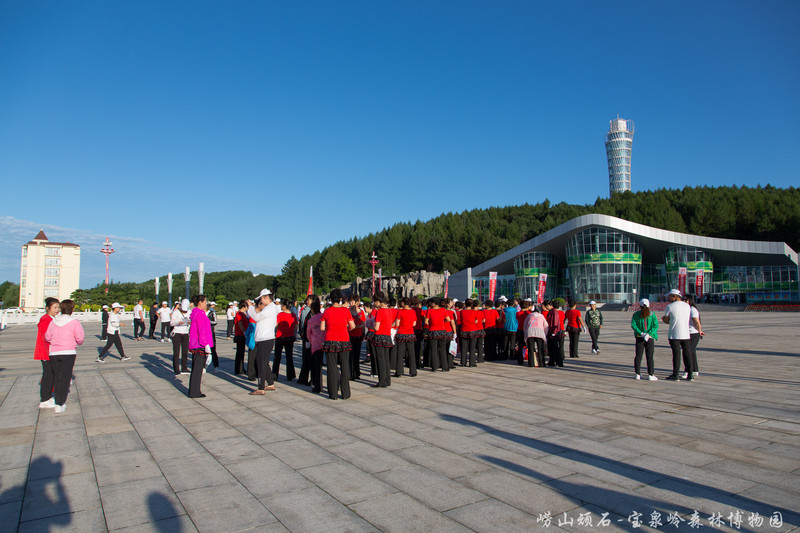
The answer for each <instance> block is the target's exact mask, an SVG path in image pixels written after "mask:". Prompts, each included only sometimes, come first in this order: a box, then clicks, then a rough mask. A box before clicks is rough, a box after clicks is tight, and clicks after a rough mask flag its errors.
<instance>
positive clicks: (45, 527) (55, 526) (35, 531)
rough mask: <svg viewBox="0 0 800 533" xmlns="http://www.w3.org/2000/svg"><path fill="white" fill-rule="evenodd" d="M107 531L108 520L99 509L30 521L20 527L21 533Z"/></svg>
mask: <svg viewBox="0 0 800 533" xmlns="http://www.w3.org/2000/svg"><path fill="white" fill-rule="evenodd" d="M105 530H106V519H105V516H104V515H103V510H102V509H99V508H98V509H89V510H86V511H78V512H73V513H69V514H63V515H59V516H50V517H47V518H40V519H38V520H30V521H28V522H22V523H20V525H19V533H39V532H41V533H50V532H54V531H105Z"/></svg>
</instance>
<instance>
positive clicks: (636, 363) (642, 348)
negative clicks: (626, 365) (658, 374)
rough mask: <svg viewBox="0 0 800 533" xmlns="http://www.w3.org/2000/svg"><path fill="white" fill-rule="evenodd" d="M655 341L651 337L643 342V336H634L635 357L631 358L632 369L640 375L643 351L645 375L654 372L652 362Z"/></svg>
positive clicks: (650, 374)
mask: <svg viewBox="0 0 800 533" xmlns="http://www.w3.org/2000/svg"><path fill="white" fill-rule="evenodd" d="M655 344H656V341H654V340H653V338H652V337H651V338H650V340H648V341H647V342H645V340H644V338H642V337H636V347H635V348H636V357H635V358H634V359H633V370H634V371H635V372H636V374H638V375H640V376H641V375H642V354H643V353H644V356H645V358H646V359H647V375H648V376H652V375H653V372H655V365H654V363H653V348H654V347H655Z"/></svg>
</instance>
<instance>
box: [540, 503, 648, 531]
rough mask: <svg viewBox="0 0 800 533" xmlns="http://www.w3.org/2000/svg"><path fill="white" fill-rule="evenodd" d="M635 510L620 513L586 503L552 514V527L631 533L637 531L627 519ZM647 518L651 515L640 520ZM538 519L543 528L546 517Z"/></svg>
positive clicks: (567, 529)
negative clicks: (623, 513)
mask: <svg viewBox="0 0 800 533" xmlns="http://www.w3.org/2000/svg"><path fill="white" fill-rule="evenodd" d="M634 510H635V509H631V511H630V512H629V513H627V514H625V515H620V514H617V513H613V512H611V511H609V510H608V509H604V508H603V507H598V506H597V505H592V504H585V505H582V506H580V507H576V508H575V509H570V510H569V511H565V512H562V513H560V514H558V515H555V516H552V524H553V525H552V526H550V528H556V529H557V530H559V531H570V532H572V533H586V532H587V531H590V530H592V529H595V528H597V529H599V530H602V531H603V532H605V533H611V532H612V531H613V532H622V531H625V532H628V533H629V532H630V531H632V530H634V531H635V529H634V528H633V525H632V524H631V523H630V522H628V520H627V517H628V516H630V515H631V514H632V512H633V511H634ZM637 512H639V511H637ZM646 518H649V515H644V516H643V517H641V518H640V519H639V522H640V523H641V522H645V523H646V522H647V520H645V519H646ZM536 520H537V526H538V527H540V528H543V527H544V517H543V516H539V515H537V516H536ZM601 524H602V525H601ZM550 528H548V529H550ZM636 529H644V526H640V527H639V528H636Z"/></svg>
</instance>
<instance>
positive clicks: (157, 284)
mask: <svg viewBox="0 0 800 533" xmlns="http://www.w3.org/2000/svg"><path fill="white" fill-rule="evenodd" d="M159 282H160V280H159V278H158V276H156V303H157V304H158V288H159V287H158V286H159V285H161V283H159ZM158 305H159V307H161V304H158Z"/></svg>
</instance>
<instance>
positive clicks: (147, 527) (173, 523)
mask: <svg viewBox="0 0 800 533" xmlns="http://www.w3.org/2000/svg"><path fill="white" fill-rule="evenodd" d="M196 531H197V528H196V527H194V523H192V519H191V518H189V516H188V515H181V516H173V517H172V518H164V519H162V520H156V521H155V522H146V523H144V524H137V525H135V526H130V527H123V528H122V529H115V530H114V533H165V532H171V533H195V532H196Z"/></svg>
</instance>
